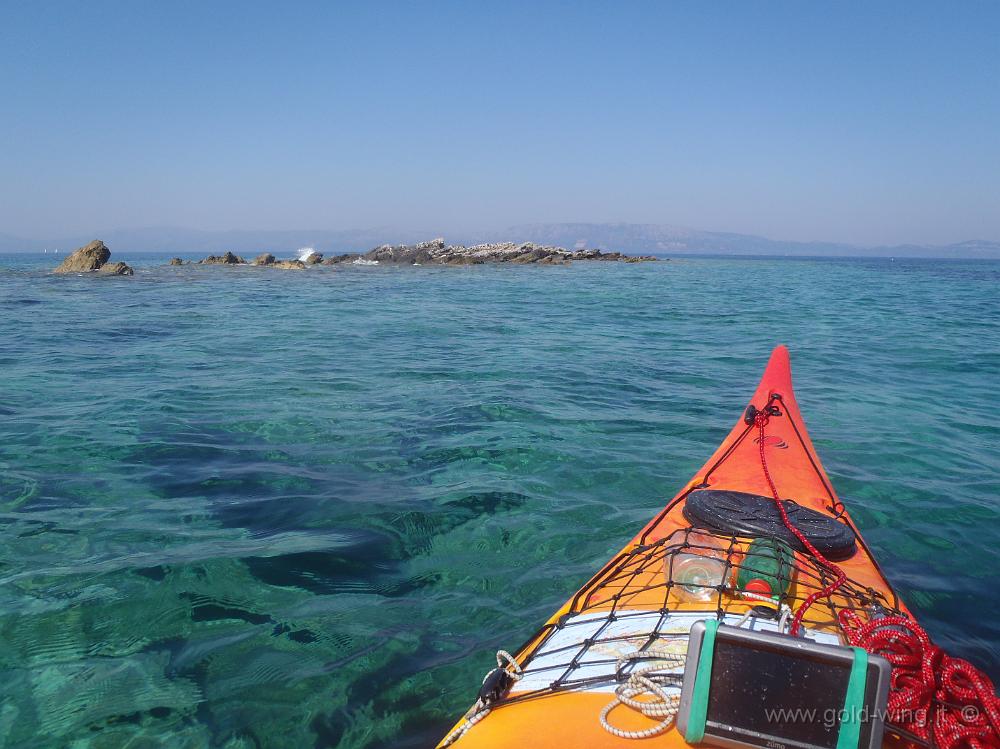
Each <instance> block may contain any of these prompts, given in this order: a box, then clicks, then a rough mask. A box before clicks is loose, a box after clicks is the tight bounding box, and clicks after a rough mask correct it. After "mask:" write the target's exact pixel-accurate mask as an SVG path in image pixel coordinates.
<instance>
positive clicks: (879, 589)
mask: <svg viewBox="0 0 1000 749" xmlns="http://www.w3.org/2000/svg"><path fill="white" fill-rule="evenodd" d="M750 406H751V407H752V408H750V409H748V412H747V414H746V415H745V416H744V418H741V419H740V421H739V422H738V423H737V424H736V425H735V426H734V427H733V429H732V431H730V433H729V435H728V436H727V437H726V439H725V440H724V441H723V442H722V444H721V445H720V446H719V448H718V449H717V450H716V451H715V453H714V454H713V455H712V456H711V458H709V460H708V462H706V463H705V465H704V467H702V469H701V470H700V471H698V473H696V474H695V476H694V477H693V478H692V479H691V481H689V482H688V484H687V485H686V486H684V488H683V489H682V490H681V491H680V493H678V494H677V496H676V497H674V499H672V500H671V501H670V502H669V503H668V504H667V505H666V507H664V508H663V510H662V511H660V512H659V513H658V514H657V515H656V516H655V517H654V518H653V519H652V520H650V522H649V523H648V524H647V525H646V526H645V527H644V528H643V529H642V530H640V531H639V533H637V534H636V536H635V537H634V538H633V539H632V540H631V541H629V543H628V544H626V546H625V547H624V548H623V549H622V550H621V552H619V553H618V554H616V555H615V556H614V557H613V558H612V559H611V560H610V561H609V562H608V563H607V564H606V565H605V566H604V568H603V569H602V570H601V571H600V572H598V573H597V574H596V575H595V576H594V577H593V578H591V579H590V580H589V581H588V582H587V583H586V584H585V585H584V586H583V587H582V588H580V590H579V591H578V592H577V593H576V594H575V595H573V597H572V598H570V600H569V601H567V602H566V603H565V604H564V605H563V606H562V607H561V608H560V609H559V610H558V611H556V612H555V613H554V614H553V615H552V617H551V618H550V619H549V620H548V621H547V622H546V623H545V625H544V626H543V627H542V628H541V629H540V630H539V631H538V632H537V633H536V634H535V635H533V636H532V638H531V639H530V640H528V642H527V643H525V645H524V646H523V647H521V648H520V649H519V650H518V651H516V652H515V653H514V655H513V656H512V657H510V656H507V654H506V653H503V651H501V654H498V658H497V660H498V664H499V665H498V668H497V669H495V670H494V671H493V672H491V674H489V675H488V677H487V681H486V683H484V685H483V687H482V689H481V691H480V698H479V699H478V700H477V702H476V704H475V705H474V706H473V708H472V709H471V710H470V711H469V712H468V713H466V715H465V716H464V717H463V718H462V719H461V720H460V721H459V722H458V723H457V724H456V726H455V727H454V728H453V729H452V730H451V731H450V732H449V734H448V735H447V736H446V737H445V738H444V739H443V740H442V742H441V744H440V746H447V745H451V744H454V745H456V746H458V747H460V748H462V749H473V748H487V747H512V746H514V747H558V746H567V747H569V746H572V747H578V748H579V749H586V748H588V747H635V746H636V742H635V741H634V739H636V738H645V739H647V740H648V741H652V743H653V745H655V746H663V747H682V746H687V744H685V742H684V739H683V738H682V737H681V735H680V733H679V732H678V731H677V729H676V727H675V726H674V725H672V720H671V719H672V713H671V710H670V709H669V706H670V705H671V703H674V702H675V701H676V695H675V694H673V693H665V692H661V693H659V694H656V690H655V689H652V688H650V689H647V690H646V691H647V692H648V694H647V695H646V696H645V697H642V698H640V697H638V694H639V693H638V692H634V691H631V692H630V691H629V690H628V689H626V690H625V692H624V695H623V694H622V682H623V680H624V679H625V676H624V672H625V670H626V668H627V667H628V666H630V665H633V664H632V663H631V662H630V658H634V657H635V655H636V652H637V651H640V650H642V651H644V657H650V656H649V653H651V652H652V653H656V654H657V658H658V659H659V661H660V663H659V666H660V667H661V668H666V667H667V666H669V665H670V663H671V662H672V660H673V659H683V656H684V653H685V652H686V647H687V642H686V639H687V634H688V631H689V630H690V627H691V625H692V623H693V622H694V621H697V620H704V619H708V618H714V619H716V620H719V621H721V622H723V623H731V624H737V623H739V624H742V623H745V622H747V621H748V617H759V618H760V619H761V621H770V622H771V623H769V624H768V625H767V626H769V627H772V628H773V629H777V630H778V631H781V630H782V629H783V628H784V626H785V624H786V623H787V621H788V620H789V619H790V617H791V614H792V613H793V612H795V611H797V610H799V609H801V608H802V604H803V602H804V601H806V599H808V598H809V597H810V596H813V597H814V598H817V599H818V600H816V603H815V605H813V606H812V607H811V608H810V607H808V606H807V607H806V608H807V609H808V610H807V611H805V612H804V617H803V619H802V627H803V629H804V630H805V633H806V634H807V635H808V636H809V637H810V638H812V639H814V640H816V641H819V642H828V643H833V644H842V645H844V644H849V643H848V638H847V632H846V631H845V629H844V624H843V621H842V619H843V616H842V614H844V613H846V614H848V615H849V616H851V617H853V621H855V622H858V623H863V622H866V621H870V620H872V619H874V618H878V617H881V616H891V615H903V616H909V613H908V612H907V610H906V608H905V606H904V605H903V603H902V602H901V601H900V600H899V598H898V596H897V595H896V593H895V592H894V591H893V589H892V586H891V585H890V584H889V582H888V581H887V580H886V578H885V576H884V575H883V573H882V571H881V570H880V568H879V566H878V563H877V562H876V561H875V558H874V556H873V555H872V553H871V551H870V549H869V548H868V547H867V545H866V544H865V543H864V541H863V540H862V538H861V535H860V533H859V532H858V529H857V527H856V526H855V524H854V522H853V521H852V520H851V517H850V515H849V514H848V512H847V510H846V509H845V508H844V506H843V504H842V503H841V502H840V500H839V499H838V498H837V495H836V493H835V492H834V490H833V487H832V485H831V484H830V480H829V478H828V477H827V475H826V472H825V471H824V470H823V467H822V465H821V463H820V460H819V457H818V456H817V455H816V451H815V449H814V448H813V445H812V442H811V441H810V439H809V434H808V432H807V431H806V427H805V424H804V422H803V421H802V417H801V415H800V413H799V407H798V404H797V402H796V400H795V394H794V392H793V390H792V379H791V367H790V363H789V357H788V350H787V349H786V348H785V347H784V346H779V347H777V348H776V349H775V350H774V351H773V353H772V354H771V358H770V361H769V362H768V365H767V368H766V370H765V372H764V375H763V377H762V379H761V381H760V385H759V386H758V387H757V390H756V392H755V393H754V395H753V398H752V399H751V401H750ZM761 409H768V410H769V418H767V419H766V424H767V427H766V434H764V432H763V430H762V429H760V428H758V427H759V422H755V421H754V413H755V412H759V411H760V410H761ZM761 443H762V444H761ZM764 456H766V462H765V466H766V469H767V470H766V471H765V470H764V469H763V468H762V458H763V457H764ZM768 473H769V474H770V477H771V479H773V482H774V486H775V488H776V490H777V492H779V493H780V497H781V498H782V499H783V500H791V502H786V503H785V504H784V505H783V506H784V507H785V508H786V510H787V511H788V512H789V515H790V516H791V517H792V520H793V521H794V523H795V525H796V526H798V527H799V528H800V529H801V530H802V531H803V532H804V533H805V534H806V535H807V536H809V538H810V540H811V541H813V542H815V543H816V545H817V546H821V545H822V544H825V546H822V547H821V548H822V549H823V554H824V555H825V556H829V557H831V558H836V559H837V560H838V561H837V566H838V567H839V569H840V570H842V571H843V574H844V576H845V581H844V583H843V584H842V585H840V586H839V587H837V589H836V590H835V591H833V592H832V593H830V594H829V595H826V594H823V595H822V596H820V595H815V596H814V594H820V593H822V592H823V591H824V589H829V588H830V587H831V582H832V581H833V580H834V575H833V573H832V572H831V568H830V567H827V566H825V565H824V564H823V563H822V562H821V561H820V560H819V559H817V557H816V556H815V555H813V554H812V553H810V552H809V551H808V550H806V549H805V548H803V546H802V544H801V543H799V542H798V541H797V540H796V539H795V538H794V537H791V536H787V534H786V535H785V536H782V533H785V530H786V529H785V528H784V527H783V526H781V525H779V524H775V522H774V517H775V516H776V507H777V505H776V503H775V502H774V500H773V495H772V491H771V487H770V485H769V481H768V477H767V474H768ZM764 500H766V502H765V501H764ZM768 513H770V515H768ZM693 525H696V526H697V528H694V527H692V526H693ZM761 537H775V538H779V539H781V541H780V544H779V545H781V544H787V547H788V549H789V550H790V551H787V552H782V553H781V554H779V553H774V554H773V555H772V557H770V558H767V559H765V561H769V562H774V563H775V564H777V565H778V566H777V567H775V569H778V570H779V571H778V572H773V571H772V572H768V573H766V574H765V573H764V572H760V574H758V575H756V577H755V578H754V580H753V581H752V583H753V584H752V585H751V584H750V583H749V582H746V584H743V583H742V582H739V583H737V582H734V580H735V578H736V575H735V574H733V572H734V570H736V569H737V568H738V567H739V566H740V564H741V560H742V564H743V566H744V567H747V564H746V560H747V559H748V558H750V557H748V550H749V549H750V544H751V543H752V542H753V539H754V538H757V539H760V538H761ZM772 543H773V542H772ZM782 548H784V546H782ZM753 553H754V552H750V555H751V557H752V554H753ZM792 553H793V554H794V556H792ZM782 554H788V559H789V560H790V564H791V566H792V567H793V568H794V569H793V570H791V571H785V572H781V571H780V567H781V564H783V563H784V562H782V560H783V559H784V557H783V556H782ZM786 566H787V565H786ZM772 567H774V565H772ZM744 577H747V576H746V575H744ZM750 577H753V575H751V576H750ZM775 587H777V588H779V590H773V589H772V588H775ZM780 588H784V590H780ZM616 690H617V691H616ZM616 695H617V696H616ZM622 696H624V699H622ZM649 700H652V701H653V702H657V703H659V704H661V705H663V706H664V707H662V708H659V709H657V708H646V709H642V707H641V705H642V703H646V704H649ZM630 702H631V703H638V705H639V707H638V709H632V708H630V707H629V704H630ZM609 705H610V708H609ZM633 707H635V705H633Z"/></svg>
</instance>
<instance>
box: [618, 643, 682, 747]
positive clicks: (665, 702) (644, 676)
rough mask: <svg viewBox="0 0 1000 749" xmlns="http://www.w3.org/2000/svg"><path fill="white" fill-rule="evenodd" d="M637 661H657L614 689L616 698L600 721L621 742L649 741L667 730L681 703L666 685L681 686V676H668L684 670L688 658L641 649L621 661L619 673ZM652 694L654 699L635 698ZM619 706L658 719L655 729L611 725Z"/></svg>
mask: <svg viewBox="0 0 1000 749" xmlns="http://www.w3.org/2000/svg"><path fill="white" fill-rule="evenodd" d="M638 660H655V661H656V662H655V663H652V664H650V665H648V666H643V667H642V668H636V669H635V670H633V671H632V673H630V674H629V677H628V680H627V681H626V682H624V683H623V684H620V685H618V686H617V687H616V688H615V698H614V699H613V700H612V701H611V702H609V703H608V704H607V705H606V706H605V707H604V709H603V710H601V715H600V721H601V726H603V728H604V730H605V731H607V732H608V733H610V734H612V735H613V736H617V737H618V738H620V739H648V738H649V737H650V736H656V735H657V734H660V733H663V732H664V731H666V730H667V729H668V728H669V727H670V724H671V723H673V722H674V717H675V716H676V715H677V706H678V705H679V704H680V699H681V698H680V694H679V693H677V694H668V693H667V691H666V690H665V689H664V687H666V686H668V685H669V686H680V684H679V682H680V679H681V675H680V674H677V673H669V671H671V670H673V669H677V668H683V667H684V662H685V660H686V659H685V656H683V655H678V654H677V653H674V652H671V651H668V650H658V649H656V648H650V649H649V650H638V651H636V652H634V653H628V654H626V655H623V656H620V657H619V658H618V669H617V670H618V672H621V670H622V669H623V668H625V667H626V666H627V665H628V664H630V663H632V662H633V661H638ZM646 694H649V695H652V696H653V699H644V700H638V699H636V697H640V696H642V695H646ZM619 705H625V706H626V707H630V708H632V709H633V710H636V711H638V712H639V713H642V714H643V715H645V716H646V717H647V718H650V719H652V720H659V721H660V722H659V723H657V724H656V725H655V726H651V727H649V728H646V729H643V730H641V731H626V730H625V729H623V728H618V727H617V726H613V725H611V723H610V722H609V721H608V716H609V715H610V714H611V711H612V710H614V709H615V708H616V707H618V706H619Z"/></svg>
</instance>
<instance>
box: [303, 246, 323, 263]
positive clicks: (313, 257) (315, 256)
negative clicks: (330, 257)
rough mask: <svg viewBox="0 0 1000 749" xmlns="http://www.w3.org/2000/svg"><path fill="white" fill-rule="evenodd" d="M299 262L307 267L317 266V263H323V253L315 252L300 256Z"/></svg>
mask: <svg viewBox="0 0 1000 749" xmlns="http://www.w3.org/2000/svg"><path fill="white" fill-rule="evenodd" d="M298 260H299V262H302V263H305V264H306V265H316V263H320V262H322V261H323V253H322V252H316V251H315V250H313V251H312V252H306V253H303V254H301V255H299V257H298Z"/></svg>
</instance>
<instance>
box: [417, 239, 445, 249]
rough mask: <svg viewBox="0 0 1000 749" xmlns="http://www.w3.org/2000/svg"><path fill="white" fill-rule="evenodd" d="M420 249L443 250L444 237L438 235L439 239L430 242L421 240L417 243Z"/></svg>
mask: <svg viewBox="0 0 1000 749" xmlns="http://www.w3.org/2000/svg"><path fill="white" fill-rule="evenodd" d="M417 249H418V250H428V251H431V250H443V249H444V237H438V238H437V239H432V240H431V241H430V242H419V243H417Z"/></svg>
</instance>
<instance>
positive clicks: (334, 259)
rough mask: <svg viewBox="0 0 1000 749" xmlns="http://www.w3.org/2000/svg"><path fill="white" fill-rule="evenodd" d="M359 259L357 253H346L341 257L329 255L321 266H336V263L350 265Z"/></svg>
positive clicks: (359, 255)
mask: <svg viewBox="0 0 1000 749" xmlns="http://www.w3.org/2000/svg"><path fill="white" fill-rule="evenodd" d="M359 257H361V254H360V253H358V252H348V253H345V254H343V255H331V256H330V257H328V258H326V259H325V260H324V261H323V265H337V264H338V263H350V262H353V261H354V260H357V259H358V258H359Z"/></svg>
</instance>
